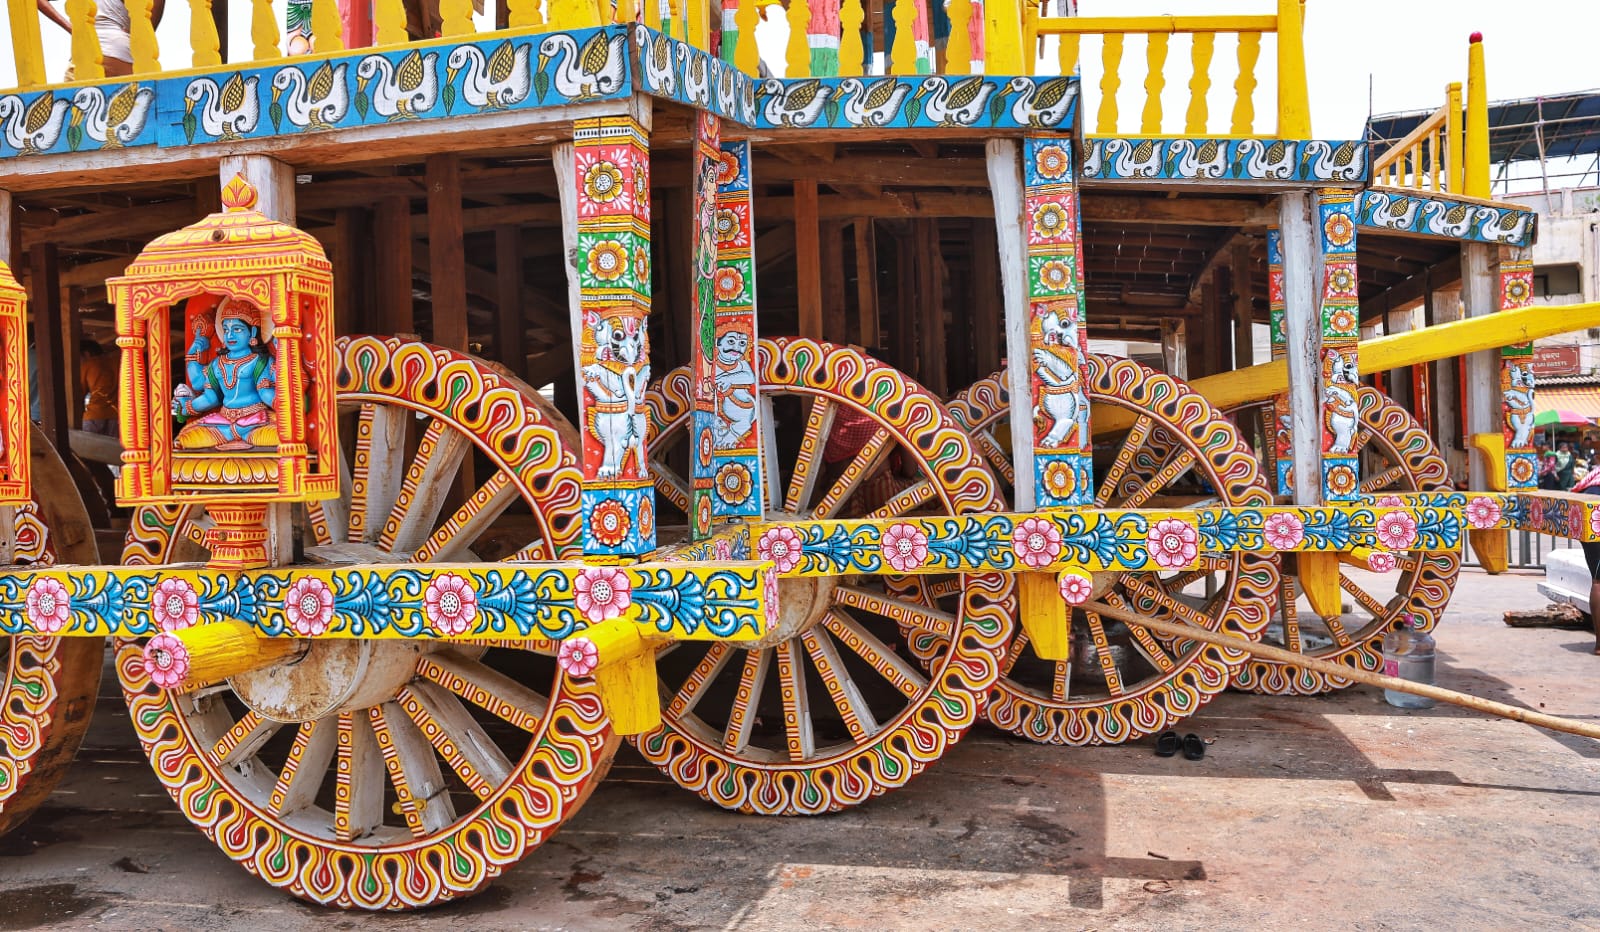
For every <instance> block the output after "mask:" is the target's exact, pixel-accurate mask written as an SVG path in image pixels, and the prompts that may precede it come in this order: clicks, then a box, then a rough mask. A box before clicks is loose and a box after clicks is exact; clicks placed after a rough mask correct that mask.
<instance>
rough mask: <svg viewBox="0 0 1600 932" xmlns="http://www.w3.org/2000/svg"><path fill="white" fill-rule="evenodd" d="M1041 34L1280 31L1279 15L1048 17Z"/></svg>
mask: <svg viewBox="0 0 1600 932" xmlns="http://www.w3.org/2000/svg"><path fill="white" fill-rule="evenodd" d="M1037 29H1038V32H1039V34H1040V35H1053V36H1063V35H1079V36H1082V35H1108V34H1112V33H1120V34H1124V35H1127V34H1133V35H1138V34H1141V33H1149V34H1158V33H1179V32H1210V33H1217V32H1276V31H1277V29H1278V17H1276V16H1069V17H1062V16H1046V17H1042V18H1041V19H1039V21H1038V26H1037Z"/></svg>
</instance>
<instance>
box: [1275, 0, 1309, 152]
mask: <svg viewBox="0 0 1600 932" xmlns="http://www.w3.org/2000/svg"><path fill="white" fill-rule="evenodd" d="M1304 4H1305V0H1278V135H1279V136H1280V137H1282V138H1284V139H1310V138H1311V100H1310V97H1309V95H1308V94H1307V93H1306V50H1305V43H1304V36H1303V30H1304V13H1305V10H1304Z"/></svg>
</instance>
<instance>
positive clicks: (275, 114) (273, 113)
mask: <svg viewBox="0 0 1600 932" xmlns="http://www.w3.org/2000/svg"><path fill="white" fill-rule="evenodd" d="M267 116H269V117H271V118H272V131H273V132H275V133H276V132H281V131H282V127H280V126H279V125H278V124H279V123H281V122H283V104H280V103H278V102H277V101H276V100H274V101H273V102H272V106H270V107H268V108H267Z"/></svg>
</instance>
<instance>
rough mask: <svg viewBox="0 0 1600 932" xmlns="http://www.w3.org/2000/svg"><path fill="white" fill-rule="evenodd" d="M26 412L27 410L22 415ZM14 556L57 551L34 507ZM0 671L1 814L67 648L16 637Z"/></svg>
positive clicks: (40, 737)
mask: <svg viewBox="0 0 1600 932" xmlns="http://www.w3.org/2000/svg"><path fill="white" fill-rule="evenodd" d="M24 411H26V409H24ZM15 516H16V517H15V522H14V523H15V527H16V538H17V540H16V556H17V559H19V560H25V561H27V562H29V563H32V564H34V565H35V566H50V565H53V564H54V563H55V562H56V561H55V550H54V548H52V547H51V546H50V535H49V531H48V529H47V528H45V526H44V523H43V522H42V521H40V520H39V512H38V508H37V507H36V506H34V505H32V504H27V505H21V506H18V508H17V510H16V512H15ZM9 640H10V645H9V650H8V651H7V652H6V654H5V657H4V658H3V659H4V662H5V666H4V667H3V668H0V812H4V811H5V808H6V801H7V800H9V799H11V798H12V797H13V796H15V795H16V794H17V793H19V792H21V790H22V787H23V785H24V784H25V783H26V781H27V779H28V776H29V774H30V773H32V771H33V767H34V760H35V758H36V757H37V756H38V755H39V752H40V751H42V750H43V749H44V746H45V742H46V740H47V738H48V734H49V731H50V729H51V728H52V727H54V726H55V725H56V724H57V722H56V720H55V712H56V708H55V707H56V700H57V699H58V698H59V697H60V695H61V687H60V686H59V685H58V684H57V682H56V679H57V677H58V676H59V675H60V674H61V672H62V665H61V662H60V660H59V659H58V657H57V655H58V653H60V652H61V651H62V650H64V649H68V648H69V647H70V644H69V642H68V640H67V639H66V638H48V637H14V638H10V639H9Z"/></svg>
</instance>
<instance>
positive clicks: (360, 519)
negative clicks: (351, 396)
mask: <svg viewBox="0 0 1600 932" xmlns="http://www.w3.org/2000/svg"><path fill="white" fill-rule="evenodd" d="M411 416H412V415H411V413H410V412H409V411H407V410H406V409H404V408H401V407H399V406H398V405H387V404H376V403H373V402H363V403H362V405H361V416H360V418H359V420H358V422H357V427H356V462H355V468H354V469H353V470H352V471H351V477H350V488H351V491H350V533H349V535H348V536H347V538H346V540H348V541H349V542H351V543H367V544H370V543H374V542H376V541H377V539H378V535H379V533H381V532H382V531H383V526H382V524H380V523H379V522H381V521H382V520H383V519H384V517H385V516H387V515H388V514H389V513H390V510H391V509H392V508H394V503H395V501H396V500H397V499H398V498H399V497H400V484H401V481H402V477H403V476H404V473H403V472H402V471H401V468H400V466H401V461H402V460H403V459H404V457H402V456H396V455H395V451H397V450H404V449H405V448H406V419H407V418H408V417H411Z"/></svg>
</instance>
